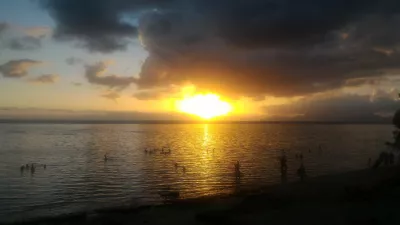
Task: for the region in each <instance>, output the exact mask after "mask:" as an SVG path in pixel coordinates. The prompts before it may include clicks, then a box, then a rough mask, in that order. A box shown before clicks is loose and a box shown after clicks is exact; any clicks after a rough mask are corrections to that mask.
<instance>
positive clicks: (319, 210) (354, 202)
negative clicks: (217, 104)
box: [18, 167, 400, 225]
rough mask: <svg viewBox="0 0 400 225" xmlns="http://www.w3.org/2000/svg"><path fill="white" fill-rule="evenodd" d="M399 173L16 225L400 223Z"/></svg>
mask: <svg viewBox="0 0 400 225" xmlns="http://www.w3.org/2000/svg"><path fill="white" fill-rule="evenodd" d="M399 206H400V168H399V167H384V168H379V169H376V170H372V169H366V170H361V171H353V172H347V173H343V174H336V175H327V176H321V177H316V178H309V179H306V180H305V181H304V182H294V183H287V184H279V185H273V186H268V187H263V188H259V189H253V190H241V191H239V192H237V193H235V194H231V195H224V196H213V197H204V198H198V199H186V200H172V201H169V202H168V203H166V204H165V205H160V206H142V207H137V208H132V207H120V208H111V209H102V210H96V211H93V212H87V213H78V214H74V215H67V216H62V217H56V218H43V219H38V220H35V221H28V222H23V223H18V224H27V225H28V224H29V225H31V224H32V225H36V224H307V225H310V224H311V225H312V224H324V225H327V224H328V225H329V224H400V216H397V214H398V212H399V210H398V208H399V209H400V207H399Z"/></svg>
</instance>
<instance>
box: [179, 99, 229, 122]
mask: <svg viewBox="0 0 400 225" xmlns="http://www.w3.org/2000/svg"><path fill="white" fill-rule="evenodd" d="M178 109H179V110H180V111H182V112H185V113H189V114H193V115H197V116H199V117H201V118H203V119H211V118H214V117H217V116H222V115H226V114H228V113H229V112H231V111H232V106H231V105H230V104H229V103H228V102H225V101H222V100H220V97H219V96H218V95H215V94H196V95H194V96H187V97H185V98H184V99H183V100H181V101H179V102H178Z"/></svg>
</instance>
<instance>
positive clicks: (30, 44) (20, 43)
mask: <svg viewBox="0 0 400 225" xmlns="http://www.w3.org/2000/svg"><path fill="white" fill-rule="evenodd" d="M43 38H44V36H40V37H33V36H23V37H16V38H13V39H11V40H10V41H9V43H8V46H7V47H8V48H9V49H11V50H37V49H39V48H41V47H42V39H43Z"/></svg>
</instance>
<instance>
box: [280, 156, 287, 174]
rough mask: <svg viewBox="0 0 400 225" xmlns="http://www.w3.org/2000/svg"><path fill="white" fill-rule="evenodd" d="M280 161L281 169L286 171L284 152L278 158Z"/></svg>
mask: <svg viewBox="0 0 400 225" xmlns="http://www.w3.org/2000/svg"><path fill="white" fill-rule="evenodd" d="M280 162H281V171H285V172H286V171H287V159H286V154H285V153H283V155H282V156H281V158H280Z"/></svg>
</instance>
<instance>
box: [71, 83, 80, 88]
mask: <svg viewBox="0 0 400 225" xmlns="http://www.w3.org/2000/svg"><path fill="white" fill-rule="evenodd" d="M71 84H72V85H74V86H77V87H79V86H82V83H80V82H71Z"/></svg>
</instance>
